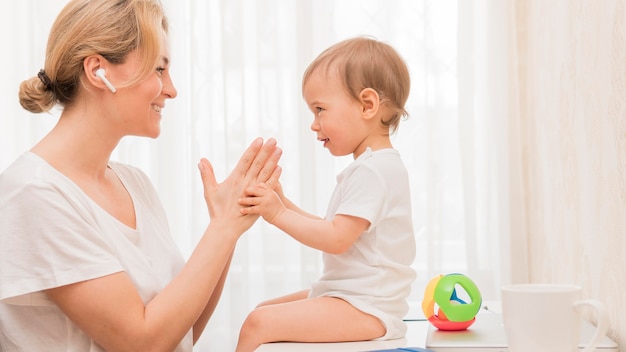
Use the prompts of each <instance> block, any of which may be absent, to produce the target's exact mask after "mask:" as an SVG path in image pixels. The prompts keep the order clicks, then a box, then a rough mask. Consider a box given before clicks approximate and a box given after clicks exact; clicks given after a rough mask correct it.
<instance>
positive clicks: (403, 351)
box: [367, 347, 434, 352]
mask: <svg viewBox="0 0 626 352" xmlns="http://www.w3.org/2000/svg"><path fill="white" fill-rule="evenodd" d="M367 352H434V351H433V350H429V349H426V348H419V347H400V348H392V349H389V350H372V351H367Z"/></svg>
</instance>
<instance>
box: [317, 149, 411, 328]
mask: <svg viewBox="0 0 626 352" xmlns="http://www.w3.org/2000/svg"><path fill="white" fill-rule="evenodd" d="M337 214H344V215H350V216H356V217H359V218H362V219H366V220H368V221H369V222H370V226H369V228H368V229H367V230H366V231H365V232H363V233H362V234H361V235H360V236H359V238H358V239H357V240H356V242H355V243H354V244H353V245H352V246H351V247H350V248H349V249H348V250H347V251H346V252H345V253H342V254H329V253H324V254H323V260H324V271H323V274H322V276H321V278H320V279H319V280H318V281H316V282H314V283H313V284H312V287H311V290H310V293H309V296H310V297H318V296H330V297H337V298H341V299H343V300H345V301H347V302H348V303H350V304H352V305H353V306H354V307H356V308H357V309H359V310H361V311H363V312H365V313H368V314H371V315H373V316H375V317H377V318H379V319H380V320H381V321H382V322H383V324H384V325H385V327H386V329H387V332H386V334H385V335H384V336H382V337H380V338H379V339H382V340H386V339H394V338H400V337H403V336H404V335H405V332H406V324H405V323H404V322H403V320H402V319H403V317H404V316H405V315H406V313H407V312H408V308H409V307H408V303H407V301H406V300H407V297H408V296H409V294H410V292H411V284H412V283H413V281H414V280H415V276H416V275H415V270H413V269H412V268H411V264H412V263H413V260H414V259H415V235H414V233H413V222H412V211H411V191H410V188H409V178H408V173H407V171H406V168H405V167H404V164H403V163H402V160H401V158H400V154H399V153H398V151H397V150H395V149H381V150H376V151H371V150H370V149H369V148H368V149H367V150H366V151H365V152H364V153H363V154H362V155H360V156H359V157H358V158H357V159H356V160H355V161H354V162H353V163H352V164H350V165H349V166H348V167H347V168H346V169H345V170H343V171H342V172H341V173H340V174H339V175H338V176H337V186H336V187H335V190H334V192H333V195H332V197H331V200H330V203H329V206H328V211H327V213H326V217H325V218H326V219H327V220H332V219H333V218H334V217H335V215H337Z"/></svg>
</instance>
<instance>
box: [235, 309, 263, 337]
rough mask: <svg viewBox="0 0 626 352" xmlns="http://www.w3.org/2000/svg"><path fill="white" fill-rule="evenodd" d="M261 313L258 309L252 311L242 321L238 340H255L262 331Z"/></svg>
mask: <svg viewBox="0 0 626 352" xmlns="http://www.w3.org/2000/svg"><path fill="white" fill-rule="evenodd" d="M263 326H264V324H263V313H262V311H260V310H259V309H254V310H253V311H252V312H250V314H248V316H247V317H246V320H244V322H243V325H242V326H241V330H240V331H239V340H247V341H251V340H257V339H259V337H260V336H261V335H262V331H263Z"/></svg>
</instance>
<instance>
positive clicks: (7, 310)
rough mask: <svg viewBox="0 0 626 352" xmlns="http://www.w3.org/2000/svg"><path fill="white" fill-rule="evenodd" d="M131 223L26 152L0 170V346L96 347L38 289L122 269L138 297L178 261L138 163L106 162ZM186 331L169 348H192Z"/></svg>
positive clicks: (167, 276) (158, 285) (162, 281)
mask: <svg viewBox="0 0 626 352" xmlns="http://www.w3.org/2000/svg"><path fill="white" fill-rule="evenodd" d="M109 167H110V168H111V170H113V171H114V172H115V174H116V175H117V176H118V177H119V179H120V180H121V181H122V183H123V184H124V186H125V187H126V189H127V190H128V192H129V194H130V196H131V197H132V200H133V203H134V208H135V216H136V224H137V225H136V229H132V228H129V227H128V226H126V225H124V224H123V223H121V222H120V221H118V220H117V219H116V218H114V217H113V216H111V215H110V214H109V213H107V212H106V211H104V210H103V209H102V208H101V207H100V206H98V205H97V204H96V203H95V202H94V201H93V200H92V199H91V198H89V197H88V196H87V195H86V194H85V193H84V192H83V191H82V190H81V189H80V188H79V187H78V186H77V185H76V184H75V183H74V182H72V181H71V180H70V179H69V178H67V177H66V176H64V175H63V174H61V173H59V172H58V171H57V170H56V169H54V168H53V167H52V166H50V165H49V164H48V163H47V162H46V161H45V160H43V159H42V158H40V157H39V156H37V155H36V154H34V153H31V152H27V153H25V154H23V155H22V156H21V157H20V158H18V159H17V160H16V161H15V162H14V163H13V164H12V165H11V166H10V167H9V168H8V169H7V170H5V172H3V173H2V174H1V175H0V351H2V352H9V351H29V352H31V351H33V352H37V351H52V352H55V351H81V352H82V351H90V352H92V351H93V352H95V351H98V352H99V351H103V349H102V348H101V347H100V346H98V345H97V344H96V343H94V342H93V341H92V340H91V339H90V338H89V337H88V336H87V335H85V334H84V333H83V332H82V330H80V329H79V328H78V327H77V326H76V325H75V324H73V323H72V321H70V320H69V318H68V317H67V316H65V314H64V313H63V312H62V311H61V310H60V309H59V308H58V307H57V306H55V305H54V303H53V302H52V301H50V300H49V299H48V297H47V296H46V294H45V293H44V292H43V290H46V289H50V288H54V287H59V286H63V285H68V284H72V283H76V282H80V281H85V280H89V279H94V278H98V277H102V276H105V275H110V274H113V273H117V272H121V271H124V272H125V273H126V274H127V275H128V276H129V277H130V279H131V280H132V282H133V283H134V285H135V287H136V289H137V292H138V293H139V295H140V296H141V298H142V300H143V302H144V303H146V304H147V303H148V302H149V301H150V300H151V299H152V298H153V297H154V296H155V295H157V294H158V293H159V292H160V291H161V290H162V289H163V288H164V287H165V286H166V285H167V284H168V283H169V282H170V281H171V280H172V279H173V277H174V276H175V275H177V273H178V272H179V271H180V270H181V269H182V267H183V265H184V259H183V257H182V255H181V254H180V251H179V250H178V248H177V247H176V245H175V243H174V242H173V240H172V238H171V236H170V232H169V226H168V223H167V219H166V216H165V212H164V209H163V206H162V204H161V202H160V200H159V198H158V196H157V194H156V192H155V190H154V188H153V186H152V184H151V183H150V181H149V179H148V178H147V177H146V175H145V174H144V173H143V172H141V171H140V170H139V169H137V168H134V167H131V166H128V165H124V164H120V163H113V162H112V163H110V164H109ZM192 345H193V338H192V334H191V331H190V332H189V333H187V335H186V336H185V338H184V339H183V341H182V342H181V344H180V345H179V346H178V348H177V349H176V350H175V351H179V352H182V351H191V349H192Z"/></svg>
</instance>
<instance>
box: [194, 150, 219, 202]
mask: <svg viewBox="0 0 626 352" xmlns="http://www.w3.org/2000/svg"><path fill="white" fill-rule="evenodd" d="M198 169H199V170H200V178H201V179H202V186H203V187H204V195H205V198H206V196H207V194H208V192H209V190H213V189H215V188H216V187H217V180H216V179H215V172H213V166H212V165H211V163H210V162H209V161H208V160H207V159H205V158H202V159H200V162H199V163H198Z"/></svg>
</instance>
